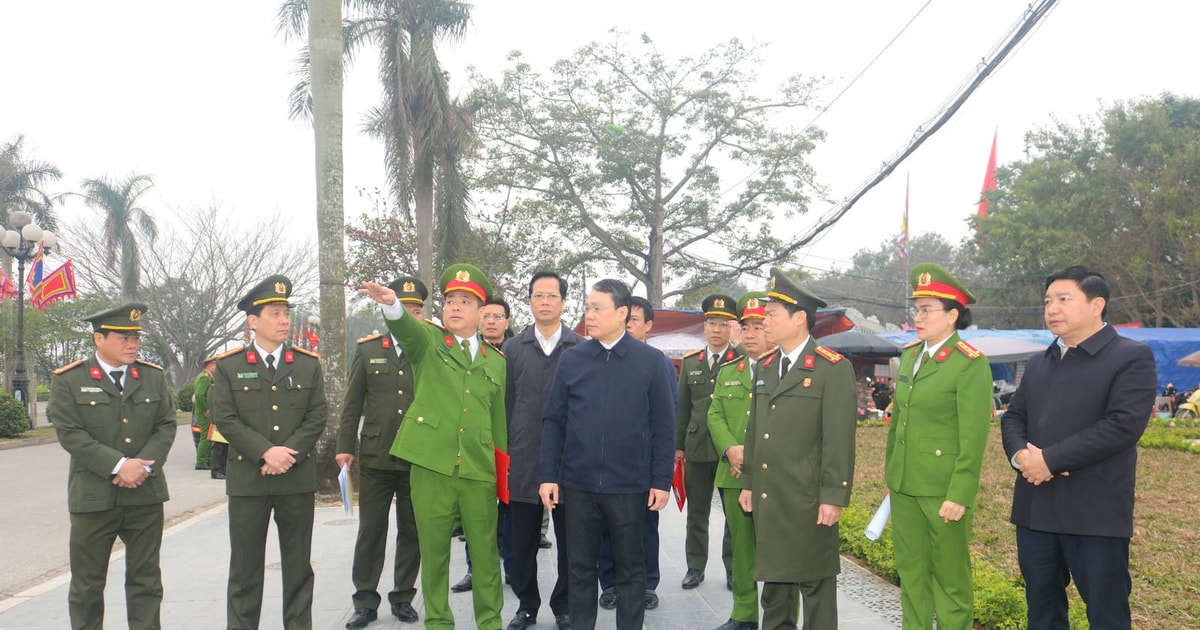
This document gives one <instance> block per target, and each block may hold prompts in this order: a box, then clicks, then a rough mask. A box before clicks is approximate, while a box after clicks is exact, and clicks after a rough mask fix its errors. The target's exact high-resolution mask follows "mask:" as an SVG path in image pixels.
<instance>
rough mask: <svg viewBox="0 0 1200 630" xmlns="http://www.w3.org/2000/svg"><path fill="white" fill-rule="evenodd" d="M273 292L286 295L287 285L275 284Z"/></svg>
mask: <svg viewBox="0 0 1200 630" xmlns="http://www.w3.org/2000/svg"><path fill="white" fill-rule="evenodd" d="M275 292H276V293H278V294H279V295H285V294H287V285H286V284H284V283H282V282H276V283H275Z"/></svg>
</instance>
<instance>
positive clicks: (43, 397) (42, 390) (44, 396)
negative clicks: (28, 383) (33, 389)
mask: <svg viewBox="0 0 1200 630" xmlns="http://www.w3.org/2000/svg"><path fill="white" fill-rule="evenodd" d="M37 399H38V400H40V401H42V402H46V401H48V400H50V386H49V385H38V386H37Z"/></svg>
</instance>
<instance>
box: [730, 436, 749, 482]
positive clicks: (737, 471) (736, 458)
mask: <svg viewBox="0 0 1200 630" xmlns="http://www.w3.org/2000/svg"><path fill="white" fill-rule="evenodd" d="M745 454H746V447H745V446H743V445H741V444H735V445H733V446H730V447H729V448H727V449H725V459H728V460H729V474H730V475H733V478H734V479H737V478H738V477H741V476H742V463H743V461H744V457H745Z"/></svg>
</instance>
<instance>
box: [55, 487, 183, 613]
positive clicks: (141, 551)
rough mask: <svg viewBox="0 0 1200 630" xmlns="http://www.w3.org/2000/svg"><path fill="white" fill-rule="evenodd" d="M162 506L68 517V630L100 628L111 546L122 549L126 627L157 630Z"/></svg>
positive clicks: (121, 509) (160, 583) (119, 509)
mask: <svg viewBox="0 0 1200 630" xmlns="http://www.w3.org/2000/svg"><path fill="white" fill-rule="evenodd" d="M162 532H163V506H162V504H161V503H154V504H151V505H130V506H120V507H115V508H112V509H111V510H104V511H101V512H72V513H71V534H70V541H69V543H68V544H69V550H70V555H71V588H70V591H69V593H68V595H67V609H68V611H69V612H70V615H71V628H72V629H73V630H85V629H87V630H91V629H96V630H99V628H103V627H104V584H105V582H107V580H108V561H109V558H110V556H111V555H112V548H113V541H114V540H116V539H117V538H120V539H121V542H122V543H124V544H125V606H126V611H127V613H126V617H127V619H128V621H129V627H130V628H137V629H138V630H142V629H157V628H161V627H162V625H161V624H160V622H159V609H160V608H161V606H162V598H163V586H162V573H161V571H160V570H159V564H158V553H159V549H160V548H161V547H162Z"/></svg>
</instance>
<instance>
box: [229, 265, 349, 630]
mask: <svg viewBox="0 0 1200 630" xmlns="http://www.w3.org/2000/svg"><path fill="white" fill-rule="evenodd" d="M291 290H292V284H291V281H289V280H288V279H287V278H285V277H284V276H279V275H275V276H270V277H268V278H267V279H266V280H264V281H262V282H261V283H259V284H258V285H256V286H255V287H254V288H252V289H251V290H250V292H249V293H248V294H247V295H246V297H244V298H242V301H241V302H239V303H238V308H239V309H241V310H242V311H244V312H246V313H247V315H255V314H257V313H258V312H259V311H260V310H261V308H263V307H265V306H268V305H272V304H285V305H286V304H287V298H288V296H290V295H291ZM268 355H270V356H271V358H272V359H273V361H268V360H267V357H268ZM272 364H273V365H274V366H275V368H274V374H272V370H271V367H270V366H271V365H272ZM209 404H210V408H211V409H212V421H213V423H214V424H215V425H216V427H217V428H218V429H219V430H220V432H221V434H222V435H223V436H224V437H225V439H226V440H227V441H228V442H229V461H228V464H227V469H226V475H227V479H226V480H225V494H226V495H228V496H229V551H230V557H229V586H228V590H227V595H226V610H227V616H228V620H227V623H228V627H229V628H231V629H232V628H239V629H240V628H257V627H258V624H259V617H260V614H261V612H262V591H263V570H264V567H265V564H266V560H265V558H266V549H265V548H264V542H265V541H266V538H267V528H268V525H269V524H270V521H271V517H272V513H274V519H275V525H276V529H277V531H278V534H279V552H280V564H281V569H282V574H283V576H282V577H283V627H284V628H285V629H287V630H292V629H301V628H304V629H307V628H311V627H312V588H313V571H312V565H311V564H310V557H311V549H312V530H313V510H314V505H313V494H314V493H315V492H316V489H317V476H316V463H315V462H314V461H313V459H312V455H313V448H314V447H315V446H316V442H317V438H319V437H320V436H321V433H322V432H323V431H324V430H325V419H326V416H325V414H326V401H325V383H324V379H323V378H322V375H321V364H320V360H319V357H318V356H317V355H316V354H313V353H311V352H309V351H307V350H303V349H301V348H294V347H288V346H280V347H278V348H276V349H275V352H274V353H267V352H265V350H264V349H263V348H261V347H260V346H258V344H257V343H254V344H251V345H250V346H247V347H244V348H238V349H236V350H232V351H230V352H226V353H225V354H222V355H220V356H218V357H217V371H216V374H215V375H214V377H213V384H212V387H211V388H210V389H209ZM274 446H286V447H289V448H292V449H294V450H296V451H297V453H296V455H294V458H295V460H296V462H295V464H294V465H293V466H292V467H291V468H290V469H289V470H288V471H287V472H286V473H283V474H278V475H268V474H263V473H262V472H261V471H260V468H261V467H262V466H263V456H264V454H265V453H266V451H267V450H268V449H270V448H272V447H274Z"/></svg>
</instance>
